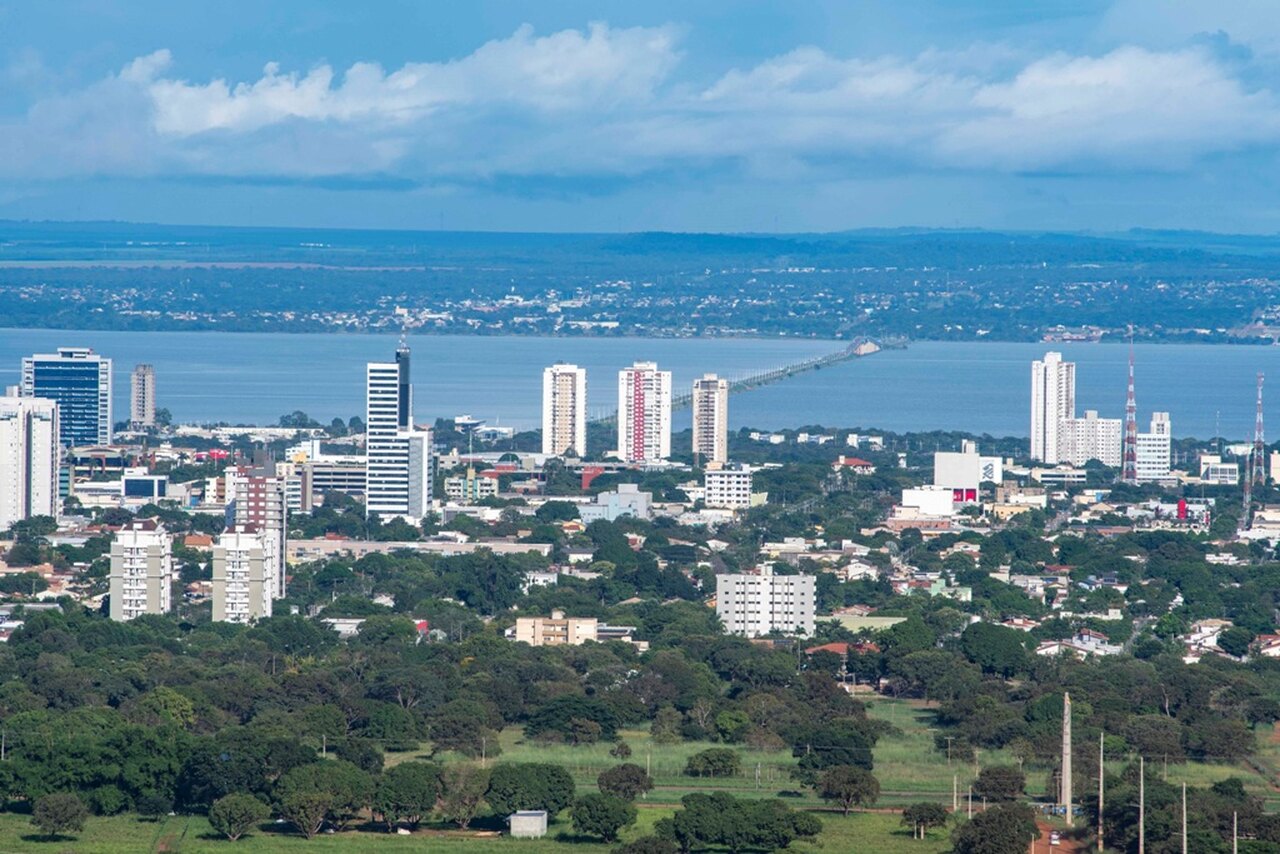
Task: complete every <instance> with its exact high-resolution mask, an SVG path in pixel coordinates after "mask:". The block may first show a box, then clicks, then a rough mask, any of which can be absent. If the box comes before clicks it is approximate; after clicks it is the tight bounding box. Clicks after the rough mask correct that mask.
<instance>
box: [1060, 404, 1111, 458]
mask: <svg viewBox="0 0 1280 854" xmlns="http://www.w3.org/2000/svg"><path fill="white" fill-rule="evenodd" d="M1058 438H1059V445H1058V462H1063V463H1071V464H1072V465H1073V466H1082V465H1084V464H1085V463H1087V462H1089V460H1097V461H1098V462H1100V463H1102V464H1103V465H1107V466H1113V467H1115V468H1119V467H1120V464H1121V463H1122V462H1123V461H1124V460H1123V458H1124V421H1123V420H1121V419H1119V418H1099V417H1098V412H1097V410H1094V409H1086V410H1085V413H1084V417H1083V418H1067V419H1065V420H1064V421H1063V422H1062V423H1061V425H1060V426H1059V434H1058Z"/></svg>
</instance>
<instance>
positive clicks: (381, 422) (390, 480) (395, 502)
mask: <svg viewBox="0 0 1280 854" xmlns="http://www.w3.org/2000/svg"><path fill="white" fill-rule="evenodd" d="M365 454H366V457H365V509H366V510H367V511H368V512H370V513H377V514H378V515H379V516H381V517H383V518H384V519H389V518H394V517H396V516H400V517H404V518H405V519H407V520H408V521H410V522H412V523H415V524H416V523H417V522H418V521H420V520H421V519H422V517H423V516H425V515H426V514H427V509H428V508H429V507H430V505H431V480H432V477H431V431H429V430H417V429H415V428H414V426H413V387H412V385H411V384H410V382H409V348H408V347H406V346H403V345H401V346H400V348H399V349H397V350H396V360H395V361H394V362H370V363H369V364H368V365H367V366H366V367H365Z"/></svg>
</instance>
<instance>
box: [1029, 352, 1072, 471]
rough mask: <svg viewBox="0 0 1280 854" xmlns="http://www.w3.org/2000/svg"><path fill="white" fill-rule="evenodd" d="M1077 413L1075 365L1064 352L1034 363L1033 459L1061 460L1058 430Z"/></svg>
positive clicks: (1046, 356) (1032, 366) (1032, 365)
mask: <svg viewBox="0 0 1280 854" xmlns="http://www.w3.org/2000/svg"><path fill="white" fill-rule="evenodd" d="M1075 415H1076V365H1075V362H1064V361H1062V354H1061V353H1052V352H1051V353H1045V354H1044V358H1043V359H1037V360H1036V361H1034V362H1032V363H1031V459H1033V460H1041V461H1043V462H1046V463H1057V462H1058V461H1059V458H1058V451H1059V447H1060V440H1059V438H1058V435H1059V430H1060V427H1061V424H1062V422H1063V421H1065V420H1067V419H1069V418H1075Z"/></svg>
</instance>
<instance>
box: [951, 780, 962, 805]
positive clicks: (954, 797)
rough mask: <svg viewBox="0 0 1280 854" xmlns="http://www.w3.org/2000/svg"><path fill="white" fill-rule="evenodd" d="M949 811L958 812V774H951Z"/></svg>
mask: <svg viewBox="0 0 1280 854" xmlns="http://www.w3.org/2000/svg"><path fill="white" fill-rule="evenodd" d="M951 812H952V813H953V814H954V813H958V812H960V775H959V774H952V775H951Z"/></svg>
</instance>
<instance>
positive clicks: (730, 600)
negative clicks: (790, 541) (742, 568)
mask: <svg viewBox="0 0 1280 854" xmlns="http://www.w3.org/2000/svg"><path fill="white" fill-rule="evenodd" d="M814 585H815V582H814V577H813V576H812V575H774V574H773V571H772V570H771V569H769V568H767V567H766V568H764V569H763V570H762V571H761V573H760V574H759V575H746V574H735V575H728V574H725V575H717V576H716V616H717V617H719V618H720V621H721V622H722V623H723V624H724V630H725V631H726V632H728V633H729V634H735V635H745V636H747V637H749V638H754V637H760V636H761V635H767V634H769V633H770V632H775V631H776V632H783V633H786V634H798V635H800V636H801V637H811V636H812V635H813V617H814V612H815V607H816V604H815V603H816V593H815V586H814Z"/></svg>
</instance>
